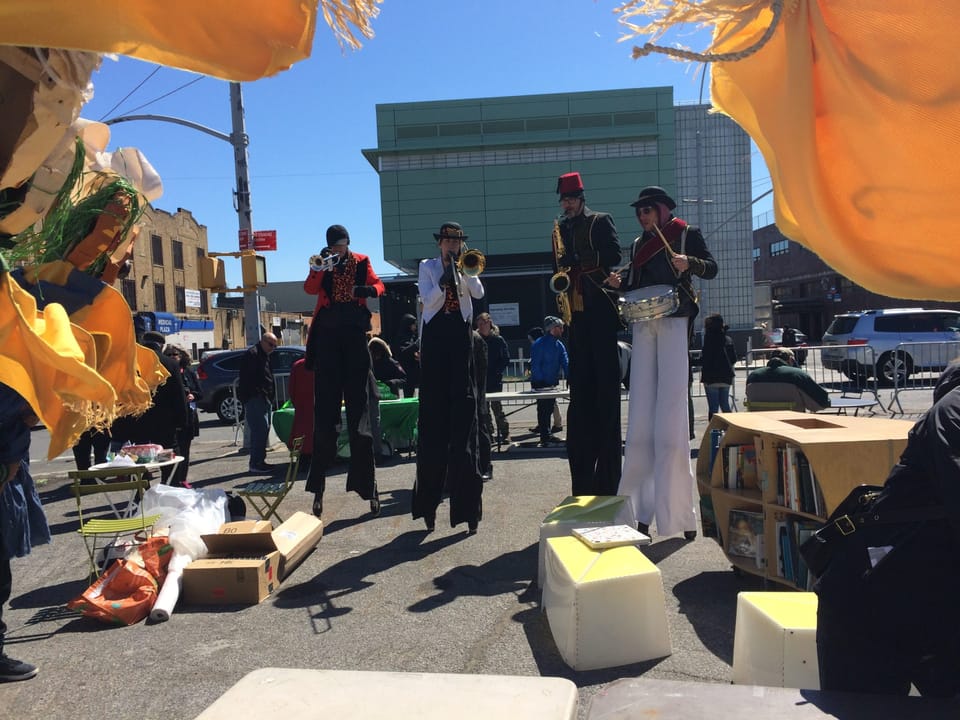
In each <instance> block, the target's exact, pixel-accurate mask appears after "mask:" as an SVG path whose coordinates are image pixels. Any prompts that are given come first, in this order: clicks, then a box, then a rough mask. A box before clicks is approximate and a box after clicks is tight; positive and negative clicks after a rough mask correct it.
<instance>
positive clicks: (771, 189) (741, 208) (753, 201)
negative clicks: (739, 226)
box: [707, 188, 773, 237]
mask: <svg viewBox="0 0 960 720" xmlns="http://www.w3.org/2000/svg"><path fill="white" fill-rule="evenodd" d="M772 193H773V188H770V189H769V190H767V191H766V192H765V193H763V194H762V195H757V196H756V197H755V198H754V199H753V200H751V201H750V202H748V203H747V204H746V205H741V206H740V207H739V208H737V209H736V210H734V211H733V214H732V215H730V217H728V218H727V219H726V220H724V221H723V222H722V223H720V224H719V225H717V226H716V227H715V228H714V229H713V230H711V231H710V232H709V233H707V236H708V237H709V236H711V235H714V234H716V232H717V231H718V230H720V229H722V228H723V226H724V225H726V224H727V223H728V222H730V221H731V220H733V219H735V218H736V217H737V215H739V214H740V213H742V212H743V211H744V210H746V209H747V208H749V207H750V206H752V205H754V204H755V203H757V202H759V201H760V200H763V199H764V198H765V197H766V196H767V195H770V194H772Z"/></svg>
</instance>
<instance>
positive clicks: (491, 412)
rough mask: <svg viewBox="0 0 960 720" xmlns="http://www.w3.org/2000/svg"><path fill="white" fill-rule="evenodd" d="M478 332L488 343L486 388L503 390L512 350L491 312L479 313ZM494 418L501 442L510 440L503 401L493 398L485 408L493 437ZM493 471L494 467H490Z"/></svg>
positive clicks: (487, 422)
mask: <svg viewBox="0 0 960 720" xmlns="http://www.w3.org/2000/svg"><path fill="white" fill-rule="evenodd" d="M477 332H478V333H480V337H482V338H483V341H484V342H485V343H486V345H487V378H486V383H487V387H486V390H487V392H488V393H492V392H502V391H503V373H504V371H505V370H506V369H507V365H509V364H510V350H509V349H508V348H507V341H506V340H504V339H503V337H501V335H500V328H498V327H497V326H496V324H495V323H494V322H493V318H491V317H490V313H480V314H479V315H477ZM493 418H496V421H497V436H498V437H499V439H500V441H501V442H505V443H509V442H510V423H509V422H507V416H506V414H505V413H504V412H503V403H501V402H500V401H499V400H491V401H489V402H487V403H486V405H485V407H484V409H483V424H484V426H485V427H486V428H487V433H489V435H490V437H491V438H492V437H493ZM489 470H490V472H491V473H492V472H493V468H492V467H491V468H489ZM488 479H489V478H488Z"/></svg>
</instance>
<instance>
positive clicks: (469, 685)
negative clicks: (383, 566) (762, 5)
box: [196, 668, 578, 720]
mask: <svg viewBox="0 0 960 720" xmlns="http://www.w3.org/2000/svg"><path fill="white" fill-rule="evenodd" d="M577 701H578V693H577V686H576V685H574V684H573V683H572V682H570V681H569V680H567V679H565V678H555V677H532V676H531V677H519V676H513V675H459V674H452V673H403V672H373V671H362V670H306V669H296V668H261V669H259V670H254V671H252V672H250V673H248V674H247V675H245V676H244V677H242V678H241V679H240V680H239V681H238V682H237V684H236V685H234V686H233V687H231V688H230V689H229V690H227V691H226V692H225V693H224V694H223V695H222V696H220V698H219V699H218V700H217V701H216V702H214V703H213V704H212V705H211V706H210V707H208V708H207V709H206V710H204V711H203V712H202V713H200V715H198V716H197V718H196V720H235V718H257V719H258V720H321V719H323V720H326V719H327V718H336V720H367V719H368V718H391V719H395V720H441V719H443V720H446V719H447V718H449V717H451V716H453V715H455V716H456V717H457V718H463V719H464V720H473V719H475V720H481V719H482V720H487V718H508V717H517V718H531V720H575V718H576V717H577ZM451 708H456V712H454V711H453V710H451Z"/></svg>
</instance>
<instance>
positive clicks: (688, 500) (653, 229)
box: [613, 185, 717, 540]
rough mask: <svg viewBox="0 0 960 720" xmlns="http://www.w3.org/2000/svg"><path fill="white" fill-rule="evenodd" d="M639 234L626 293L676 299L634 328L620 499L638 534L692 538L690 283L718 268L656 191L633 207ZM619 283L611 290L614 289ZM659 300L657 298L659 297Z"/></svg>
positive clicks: (693, 311)
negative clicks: (627, 500)
mask: <svg viewBox="0 0 960 720" xmlns="http://www.w3.org/2000/svg"><path fill="white" fill-rule="evenodd" d="M632 206H633V208H634V209H635V210H636V215H637V220H638V221H639V222H640V225H641V227H642V228H643V232H642V234H641V235H640V237H638V238H637V239H636V240H634V242H633V245H632V247H631V249H630V264H629V270H628V272H627V282H626V286H627V287H626V288H625V289H627V290H635V289H638V288H647V289H655V288H663V290H664V291H668V292H669V293H673V294H674V295H675V296H676V309H675V310H674V311H673V312H672V314H669V315H665V316H663V317H657V318H655V319H648V320H644V321H641V322H634V323H632V325H633V349H632V351H631V352H632V354H631V358H630V360H631V362H630V407H629V410H628V415H627V439H626V452H625V457H624V462H623V477H622V478H621V480H620V488H619V492H618V494H620V495H629V496H630V497H631V498H632V501H633V511H634V513H636V517H637V523H638V526H639V529H640V530H641V531H642V532H644V533H646V532H648V530H649V525H650V523H651V522H652V521H653V519H654V518H656V521H657V534H658V535H662V536H666V535H674V534H676V533H680V532H682V533H683V534H684V537H685V538H686V539H687V540H693V539H694V538H695V537H696V536H697V530H696V514H695V512H694V499H693V486H694V479H693V473H692V471H691V469H690V443H689V425H688V412H689V409H688V403H687V402H684V400H686V397H687V392H688V386H689V377H690V370H689V367H690V360H689V352H688V349H689V337H690V329H691V327H692V324H693V319H694V318H695V317H696V316H697V314H698V313H699V312H700V310H699V307H698V305H697V295H696V293H695V292H694V289H693V284H692V281H691V276H692V275H697V276H699V277H700V278H702V279H705V280H709V279H711V278H714V277H716V275H717V263H716V261H715V260H714V259H713V256H712V255H711V254H710V251H709V250H708V249H707V244H706V241H705V240H704V239H703V235H702V234H701V233H700V230H699V228H696V227H694V226H691V225H688V224H687V223H686V222H684V221H683V220H681V219H680V218H678V217H675V216H674V215H673V213H672V212H671V211H672V210H674V209H675V208H676V207H677V204H676V203H675V202H674V201H673V198H671V197H670V196H669V195H667V193H666V191H665V190H664V189H663V188H661V187H657V186H655V185H651V186H650V187H645V188H643V190H641V191H640V195H639V197H638V198H637V201H636V202H634V203H632ZM618 280H619V278H618V279H617V280H615V281H614V282H613V284H614V285H616V286H619V285H620V283H619V282H618ZM657 292H660V291H659V290H658V291H657Z"/></svg>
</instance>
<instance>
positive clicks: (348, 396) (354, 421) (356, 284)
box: [303, 225, 384, 517]
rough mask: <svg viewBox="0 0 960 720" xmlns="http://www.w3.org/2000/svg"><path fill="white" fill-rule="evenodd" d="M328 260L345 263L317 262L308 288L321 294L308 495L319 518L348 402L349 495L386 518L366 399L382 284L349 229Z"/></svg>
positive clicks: (311, 361)
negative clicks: (373, 308)
mask: <svg viewBox="0 0 960 720" xmlns="http://www.w3.org/2000/svg"><path fill="white" fill-rule="evenodd" d="M322 254H325V255H327V256H332V255H334V254H335V255H337V256H338V257H339V259H338V261H337V262H336V263H333V262H329V263H327V264H324V265H317V264H316V263H315V260H314V259H313V258H312V259H311V268H310V274H309V275H308V276H307V279H306V280H305V281H304V283H303V289H304V291H305V292H306V293H307V294H308V295H316V296H317V305H316V308H315V309H314V311H313V321H312V322H311V323H310V334H309V336H308V337H307V354H306V358H305V360H304V362H305V365H306V367H307V369H308V370H312V371H313V372H314V373H315V378H314V383H313V388H314V390H313V398H314V403H313V413H314V414H313V458H312V460H311V462H310V473H309V475H308V476H307V485H306V490H307V492H312V493H313V514H314V515H316V516H317V517H320V515H321V514H322V513H323V492H324V490H325V487H326V475H327V468H329V467H330V465H332V464H333V462H334V461H335V460H336V455H337V434H338V433H337V427H338V425H339V424H340V405H341V403H343V404H344V405H346V410H347V431H348V434H349V437H350V468H349V470H348V471H347V491H351V490H352V491H354V492H356V493H357V494H359V495H360V497H362V498H363V499H364V500H369V501H370V512H371V513H372V514H373V515H374V516H376V515H378V514H379V513H380V498H379V496H378V494H377V480H376V475H375V470H374V453H373V436H372V434H371V430H370V413H369V406H368V400H369V398H368V394H367V393H368V383H367V380H368V378H369V375H370V352H369V350H368V349H367V335H366V334H367V332H368V331H369V330H370V329H371V328H370V317H371V315H370V310H368V309H367V298H375V297H379V296H380V295H382V294H383V292H384V287H383V282H381V280H380V278H378V277H377V274H376V273H375V272H374V271H373V267H372V265H371V263H370V258H368V257H367V256H366V255H361V254H360V253H356V252H353V251H351V250H350V234H349V233H348V232H347V229H346V228H345V227H343V225H331V226H330V227H329V228H327V249H326V250H325V251H324V253H322ZM315 257H316V256H315ZM319 267H323V268H329V269H317V268H319Z"/></svg>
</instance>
